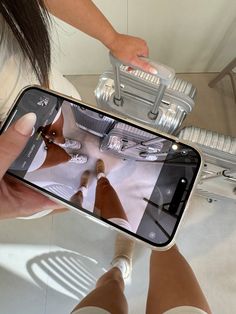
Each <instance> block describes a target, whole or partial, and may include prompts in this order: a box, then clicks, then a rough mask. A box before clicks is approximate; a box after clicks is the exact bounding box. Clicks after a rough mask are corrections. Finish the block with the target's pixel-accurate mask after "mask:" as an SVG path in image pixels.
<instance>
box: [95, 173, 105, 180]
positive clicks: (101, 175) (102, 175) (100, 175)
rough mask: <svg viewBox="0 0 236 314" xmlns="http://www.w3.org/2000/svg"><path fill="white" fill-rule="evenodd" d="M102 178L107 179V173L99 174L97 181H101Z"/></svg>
mask: <svg viewBox="0 0 236 314" xmlns="http://www.w3.org/2000/svg"><path fill="white" fill-rule="evenodd" d="M101 178H106V175H105V173H103V172H99V174H98V175H97V179H98V180H99V179H101Z"/></svg>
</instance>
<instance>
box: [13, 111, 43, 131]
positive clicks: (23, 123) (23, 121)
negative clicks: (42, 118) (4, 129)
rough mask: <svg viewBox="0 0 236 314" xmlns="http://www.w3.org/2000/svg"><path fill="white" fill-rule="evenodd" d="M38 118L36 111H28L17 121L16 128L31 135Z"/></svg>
mask: <svg viewBox="0 0 236 314" xmlns="http://www.w3.org/2000/svg"><path fill="white" fill-rule="evenodd" d="M36 120H37V117H36V114H35V113H33V112H30V113H27V114H26V115H24V116H23V117H21V118H20V119H19V120H17V121H16V124H15V126H14V129H15V131H17V132H18V133H20V134H21V135H24V136H29V135H30V134H32V131H33V127H34V125H35V122H36Z"/></svg>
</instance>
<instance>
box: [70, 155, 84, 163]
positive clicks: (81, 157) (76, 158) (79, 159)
mask: <svg viewBox="0 0 236 314" xmlns="http://www.w3.org/2000/svg"><path fill="white" fill-rule="evenodd" d="M70 156H71V159H70V160H69V162H74V163H76V164H86V162H87V161H88V156H87V155H81V154H70Z"/></svg>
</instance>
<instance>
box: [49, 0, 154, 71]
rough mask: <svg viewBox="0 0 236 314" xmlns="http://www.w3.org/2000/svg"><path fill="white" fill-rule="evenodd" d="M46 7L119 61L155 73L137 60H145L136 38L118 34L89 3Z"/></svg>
mask: <svg viewBox="0 0 236 314" xmlns="http://www.w3.org/2000/svg"><path fill="white" fill-rule="evenodd" d="M45 5H46V7H47V9H48V10H49V12H50V13H52V14H53V15H54V16H56V17H58V18H59V19H61V20H63V21H64V22H66V23H68V24H70V25H72V26H74V27H76V28H77V29H79V30H80V31H82V32H84V33H86V34H88V35H89V36H91V37H93V38H95V39H97V40H99V41H100V42H101V43H103V45H105V46H106V47H107V48H108V49H109V50H110V51H111V52H112V54H113V55H114V56H115V57H117V58H118V59H120V60H122V61H123V62H126V63H130V64H133V65H135V66H138V67H140V68H142V69H143V70H144V71H147V72H151V73H153V71H155V69H153V68H152V67H151V66H150V65H149V64H148V63H147V62H145V61H143V60H141V59H140V58H139V57H140V56H144V57H147V56H148V47H147V44H146V42H145V41H144V40H143V39H140V38H137V37H133V36H129V35H125V34H120V33H118V32H117V31H116V30H115V29H114V28H113V26H112V25H111V23H110V22H109V21H108V20H107V19H106V17H105V16H104V15H103V14H102V12H101V11H100V10H99V9H98V8H97V7H96V6H95V5H94V3H93V2H92V1H90V0H66V1H65V0H45Z"/></svg>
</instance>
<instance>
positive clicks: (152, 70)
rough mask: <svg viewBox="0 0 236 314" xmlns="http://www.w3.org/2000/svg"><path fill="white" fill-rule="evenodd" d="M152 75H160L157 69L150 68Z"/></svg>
mask: <svg viewBox="0 0 236 314" xmlns="http://www.w3.org/2000/svg"><path fill="white" fill-rule="evenodd" d="M150 73H152V74H154V75H156V74H157V73H158V71H157V69H155V68H150Z"/></svg>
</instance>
